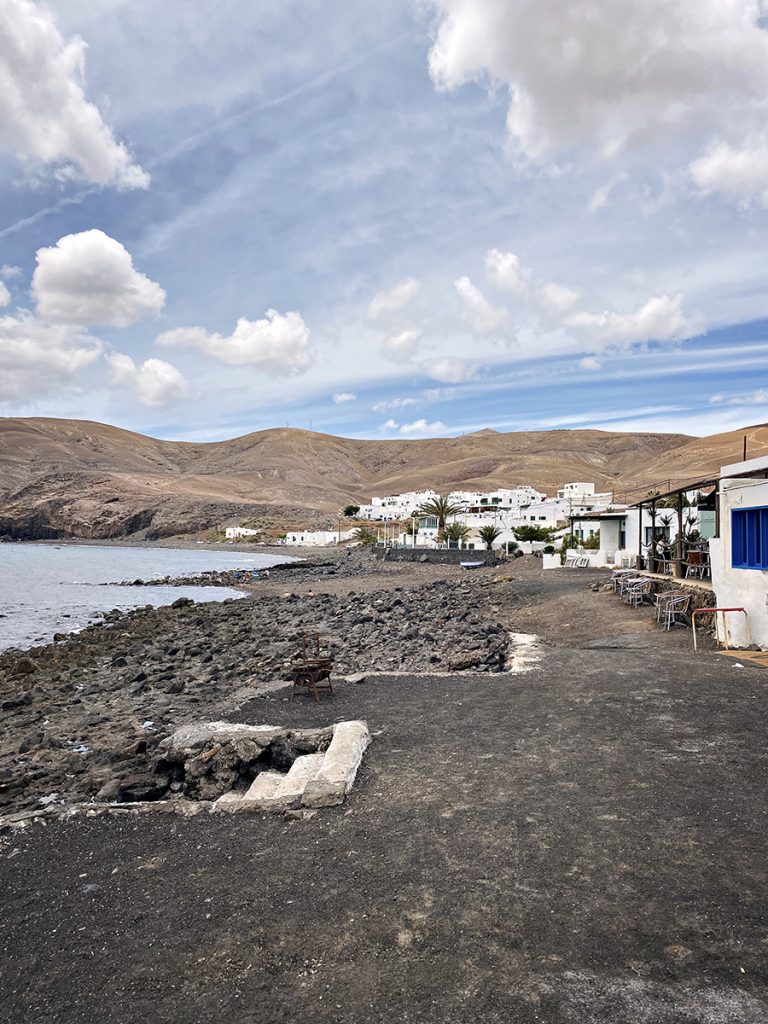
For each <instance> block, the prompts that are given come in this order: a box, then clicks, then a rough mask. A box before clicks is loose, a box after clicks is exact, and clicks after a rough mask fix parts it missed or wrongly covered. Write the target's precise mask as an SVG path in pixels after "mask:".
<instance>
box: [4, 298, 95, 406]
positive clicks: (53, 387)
mask: <svg viewBox="0 0 768 1024" xmlns="http://www.w3.org/2000/svg"><path fill="white" fill-rule="evenodd" d="M101 352H102V344H101V342H100V341H99V340H98V339H97V338H92V337H90V336H89V335H88V334H86V333H85V331H83V330H81V329H80V328H76V327H75V328H73V327H67V326H64V325H61V324H56V325H52V324H46V323H42V322H41V321H40V320H38V319H37V318H36V317H34V316H32V315H31V314H28V313H24V312H21V313H18V314H17V315H16V316H4V317H0V400H21V401H27V400H34V399H35V398H37V397H39V396H41V395H45V394H49V393H51V392H58V391H60V390H61V389H62V388H64V387H67V386H69V385H70V384H72V383H74V381H75V380H76V377H77V375H78V373H80V371H81V370H84V369H85V368H86V367H88V366H90V365H91V364H92V363H93V362H94V361H95V360H96V359H98V357H99V356H100V355H101Z"/></svg>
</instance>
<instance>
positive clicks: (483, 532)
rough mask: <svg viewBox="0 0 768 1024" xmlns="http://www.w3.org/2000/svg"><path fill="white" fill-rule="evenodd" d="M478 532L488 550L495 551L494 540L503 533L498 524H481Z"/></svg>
mask: <svg viewBox="0 0 768 1024" xmlns="http://www.w3.org/2000/svg"><path fill="white" fill-rule="evenodd" d="M477 532H478V533H479V534H480V540H481V541H482V542H483V544H485V548H486V550H487V551H493V542H494V541H495V540H496V539H497V538H498V537H500V536H501V534H502V531H501V530H500V529H499V527H498V526H481V527H480V529H479V530H478V531H477Z"/></svg>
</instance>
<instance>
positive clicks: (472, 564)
mask: <svg viewBox="0 0 768 1024" xmlns="http://www.w3.org/2000/svg"><path fill="white" fill-rule="evenodd" d="M459 565H460V566H461V568H462V569H479V568H480V566H481V565H485V562H459Z"/></svg>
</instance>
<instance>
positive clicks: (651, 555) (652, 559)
mask: <svg viewBox="0 0 768 1024" xmlns="http://www.w3.org/2000/svg"><path fill="white" fill-rule="evenodd" d="M656 554H657V552H656V502H655V501H652V502H651V548H650V551H649V552H648V562H649V566H648V568H649V569H650V570H651V572H656Z"/></svg>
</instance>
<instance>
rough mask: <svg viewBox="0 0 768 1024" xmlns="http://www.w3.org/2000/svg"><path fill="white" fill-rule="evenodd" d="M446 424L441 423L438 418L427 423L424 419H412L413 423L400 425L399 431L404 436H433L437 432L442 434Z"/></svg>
mask: <svg viewBox="0 0 768 1024" xmlns="http://www.w3.org/2000/svg"><path fill="white" fill-rule="evenodd" d="M446 429H447V428H446V426H445V424H444V423H441V422H440V420H435V421H434V422H433V423H428V422H427V421H426V420H424V419H421V420H414V421H413V423H403V425H402V426H401V427H400V433H401V434H403V435H404V436H405V437H409V436H412V435H418V436H420V437H424V436H435V435H437V434H444V433H445V431H446Z"/></svg>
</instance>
